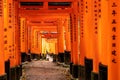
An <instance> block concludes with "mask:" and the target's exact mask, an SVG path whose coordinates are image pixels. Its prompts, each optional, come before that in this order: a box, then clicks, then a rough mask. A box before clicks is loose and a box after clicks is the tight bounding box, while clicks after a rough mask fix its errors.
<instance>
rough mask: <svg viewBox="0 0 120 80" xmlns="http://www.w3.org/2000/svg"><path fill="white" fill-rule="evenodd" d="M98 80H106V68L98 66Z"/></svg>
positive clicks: (101, 65)
mask: <svg viewBox="0 0 120 80" xmlns="http://www.w3.org/2000/svg"><path fill="white" fill-rule="evenodd" d="M99 80H108V66H106V65H103V64H99Z"/></svg>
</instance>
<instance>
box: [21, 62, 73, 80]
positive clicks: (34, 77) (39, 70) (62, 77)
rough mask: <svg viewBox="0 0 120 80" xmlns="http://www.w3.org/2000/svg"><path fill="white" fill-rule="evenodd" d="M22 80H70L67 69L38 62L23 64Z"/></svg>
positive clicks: (51, 63) (49, 63)
mask: <svg viewBox="0 0 120 80" xmlns="http://www.w3.org/2000/svg"><path fill="white" fill-rule="evenodd" d="M23 68H24V69H23V70H24V71H23V72H24V74H23V75H24V77H25V78H24V79H22V80H71V79H70V76H69V71H68V70H69V68H65V67H63V66H60V65H58V64H56V63H53V62H50V61H45V60H39V61H32V62H30V63H27V64H24V66H23Z"/></svg>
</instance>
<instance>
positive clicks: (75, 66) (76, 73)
mask: <svg viewBox="0 0 120 80" xmlns="http://www.w3.org/2000/svg"><path fill="white" fill-rule="evenodd" d="M72 71H73V72H72V76H73V78H78V65H74V64H73V69H72Z"/></svg>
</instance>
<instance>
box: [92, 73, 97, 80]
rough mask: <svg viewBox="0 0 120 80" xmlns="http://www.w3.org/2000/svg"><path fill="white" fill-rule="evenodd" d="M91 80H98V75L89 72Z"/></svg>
mask: <svg viewBox="0 0 120 80" xmlns="http://www.w3.org/2000/svg"><path fill="white" fill-rule="evenodd" d="M91 80H98V73H95V72H91Z"/></svg>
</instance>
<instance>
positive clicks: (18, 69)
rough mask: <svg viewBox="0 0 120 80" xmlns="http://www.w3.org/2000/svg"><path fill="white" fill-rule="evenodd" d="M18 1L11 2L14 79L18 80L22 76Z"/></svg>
mask: <svg viewBox="0 0 120 80" xmlns="http://www.w3.org/2000/svg"><path fill="white" fill-rule="evenodd" d="M18 4H19V2H18V0H16V1H14V2H13V6H14V7H13V10H14V11H13V12H14V13H13V14H14V26H15V27H14V30H15V32H14V33H15V34H14V37H15V38H14V39H15V42H14V44H15V46H14V48H15V49H14V50H15V55H16V79H17V80H19V79H20V76H22V64H21V53H20V26H19V23H18V22H19V18H18V14H19V11H18Z"/></svg>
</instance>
